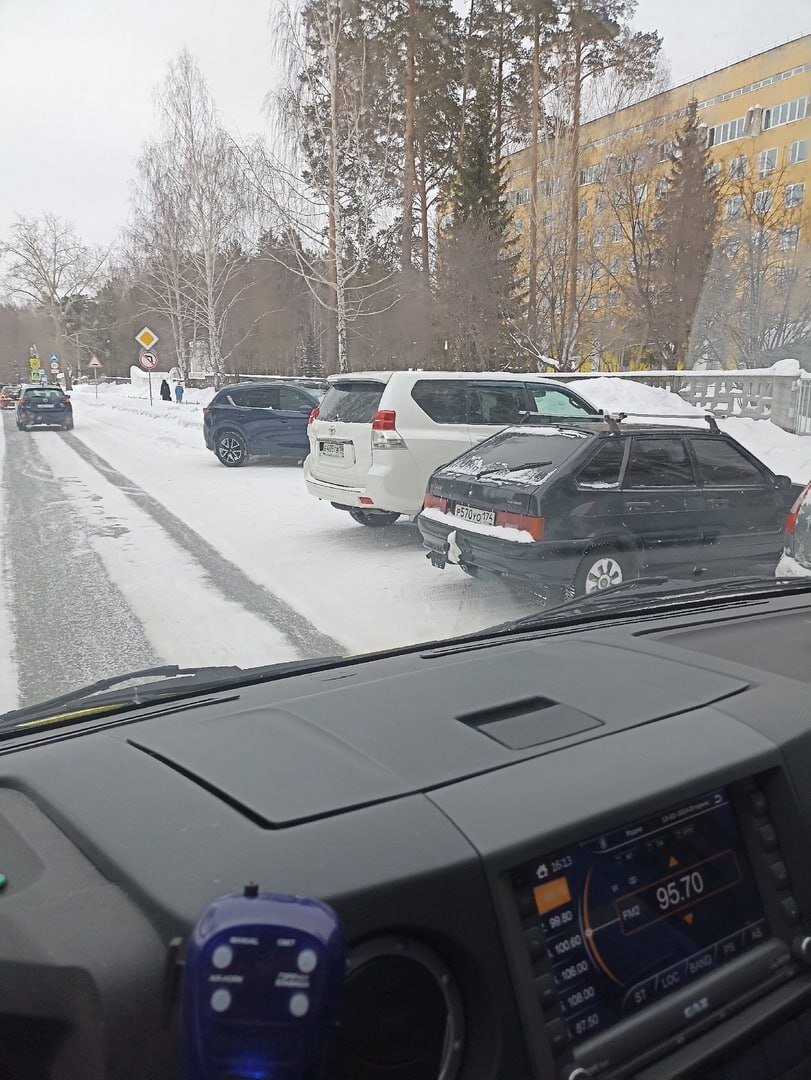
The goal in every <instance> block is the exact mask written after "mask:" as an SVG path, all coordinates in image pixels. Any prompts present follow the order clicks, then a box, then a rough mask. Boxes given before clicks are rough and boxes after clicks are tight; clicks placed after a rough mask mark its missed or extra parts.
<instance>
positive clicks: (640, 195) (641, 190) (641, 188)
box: [634, 184, 648, 205]
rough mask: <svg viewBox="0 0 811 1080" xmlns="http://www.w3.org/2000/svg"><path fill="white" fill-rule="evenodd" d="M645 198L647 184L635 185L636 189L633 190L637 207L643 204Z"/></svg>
mask: <svg viewBox="0 0 811 1080" xmlns="http://www.w3.org/2000/svg"><path fill="white" fill-rule="evenodd" d="M647 197H648V185H647V184H637V185H636V187H635V188H634V199H635V200H636V203H637V205H639V204H640V203H643V202H644V201H645V199H647Z"/></svg>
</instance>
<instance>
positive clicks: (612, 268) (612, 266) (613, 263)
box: [608, 255, 620, 277]
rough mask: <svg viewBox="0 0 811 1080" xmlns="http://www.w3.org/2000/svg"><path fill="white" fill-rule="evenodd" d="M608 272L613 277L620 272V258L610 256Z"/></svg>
mask: <svg viewBox="0 0 811 1080" xmlns="http://www.w3.org/2000/svg"><path fill="white" fill-rule="evenodd" d="M608 272H609V274H613V275H614V276H615V277H616V276H617V274H618V273H619V272H620V257H619V255H612V256H611V258H610V259H609V261H608Z"/></svg>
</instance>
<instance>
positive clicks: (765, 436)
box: [718, 416, 811, 484]
mask: <svg viewBox="0 0 811 1080" xmlns="http://www.w3.org/2000/svg"><path fill="white" fill-rule="evenodd" d="M718 426H719V427H720V428H721V429H722V430H723V431H725V432H726V433H727V434H728V435H731V436H732V438H733V439H737V440H738V442H739V443H740V444H741V446H745V447H746V449H747V450H749V451H750V452H751V453H753V454H754V455H755V457H758V458H760V460H761V461H763V462H765V464H766V465H768V466H769V468H770V469H771V470H772V472H775V473H779V474H782V475H784V476H790V477H791V479H792V480H793V481H794V482H795V484H807V483H808V481H809V480H811V438H809V437H808V436H807V435H805V436H803V435H791V434H790V433H789V432H788V431H783V429H782V428H779V427H778V426H777V424H773V423H771V421H770V420H753V419H751V418H749V417H745V416H731V417H730V418H729V419H728V420H719V421H718Z"/></svg>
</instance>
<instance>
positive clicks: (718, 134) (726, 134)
mask: <svg viewBox="0 0 811 1080" xmlns="http://www.w3.org/2000/svg"><path fill="white" fill-rule="evenodd" d="M745 127H746V117H745V116H739V117H738V119H737V120H728V121H727V123H726V124H716V125H715V127H711V128H709V130H708V131H707V145H708V146H721V145H723V143H728V142H732V141H733V139H740V138H741V137H742V135H743V133H744V128H745Z"/></svg>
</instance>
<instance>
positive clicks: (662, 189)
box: [654, 176, 670, 199]
mask: <svg viewBox="0 0 811 1080" xmlns="http://www.w3.org/2000/svg"><path fill="white" fill-rule="evenodd" d="M669 188H670V181H669V180H668V178H667V177H666V176H660V177H659V179H658V180H657V181H656V187H655V189H654V190H655V192H656V198H657V199H665V198H667V193H668V190H669Z"/></svg>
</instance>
